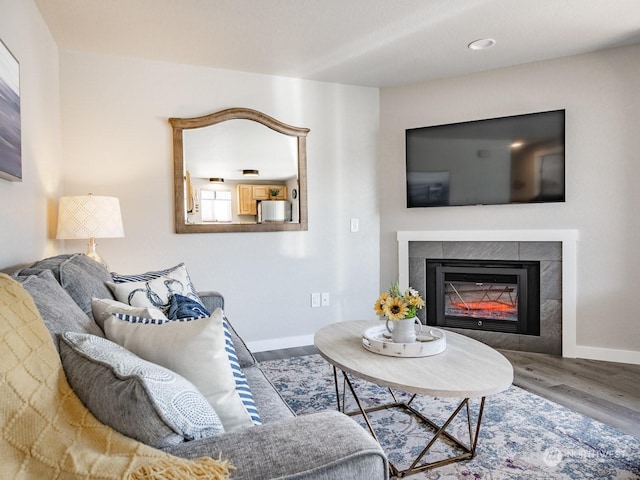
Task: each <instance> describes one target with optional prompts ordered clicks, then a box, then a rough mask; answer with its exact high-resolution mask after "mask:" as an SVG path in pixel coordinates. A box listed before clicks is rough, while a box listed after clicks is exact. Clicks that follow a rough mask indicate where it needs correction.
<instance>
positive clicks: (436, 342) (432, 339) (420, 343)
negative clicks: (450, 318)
mask: <svg viewBox="0 0 640 480" xmlns="http://www.w3.org/2000/svg"><path fill="white" fill-rule="evenodd" d="M423 328H424V327H423ZM362 346H363V347H364V348H366V349H367V350H369V351H370V352H373V353H378V354H380V355H387V356H389V357H428V356H430V355H437V354H439V353H442V352H444V351H445V349H446V348H447V338H446V336H445V334H444V331H443V330H440V329H438V328H429V329H428V330H427V332H426V333H421V334H420V335H418V338H417V339H416V341H415V343H393V341H391V334H390V333H389V331H388V330H387V327H386V326H385V325H379V326H377V327H372V328H369V329H367V330H366V331H365V332H364V334H363V335H362Z"/></svg>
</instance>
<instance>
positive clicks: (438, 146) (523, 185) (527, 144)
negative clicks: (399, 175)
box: [406, 110, 565, 208]
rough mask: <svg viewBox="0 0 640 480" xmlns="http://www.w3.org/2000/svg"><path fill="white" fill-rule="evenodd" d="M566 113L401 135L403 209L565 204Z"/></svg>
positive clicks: (407, 131) (493, 121)
mask: <svg viewBox="0 0 640 480" xmlns="http://www.w3.org/2000/svg"><path fill="white" fill-rule="evenodd" d="M564 123H565V111H564V110H555V111H551V112H540V113H529V114H525V115H515V116H511V117H502V118H492V119H486V120H476V121H471V122H463V123H454V124H449V125H436V126H430V127H422V128H412V129H408V130H406V161H407V163H406V173H407V207H409V208H412V207H438V206H449V205H496V204H509V203H541V202H564V201H565V162H564V143H565V136H564Z"/></svg>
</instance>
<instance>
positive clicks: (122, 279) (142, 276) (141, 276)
mask: <svg viewBox="0 0 640 480" xmlns="http://www.w3.org/2000/svg"><path fill="white" fill-rule="evenodd" d="M183 265H184V262H183V263H179V264H178V265H176V266H175V267H171V268H167V269H165V270H155V271H150V272H145V273H138V274H133V275H121V274H119V273H116V272H111V278H112V279H113V281H114V283H128V282H148V281H149V280H154V279H156V278H160V277H164V276H165V275H169V274H170V273H171V272H173V271H174V270H175V269H177V268H180V267H181V266H183Z"/></svg>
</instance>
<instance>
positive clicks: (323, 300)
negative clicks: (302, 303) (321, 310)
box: [320, 292, 329, 307]
mask: <svg viewBox="0 0 640 480" xmlns="http://www.w3.org/2000/svg"><path fill="white" fill-rule="evenodd" d="M320 304H321V305H322V306H323V307H328V306H329V292H322V294H321V295H320Z"/></svg>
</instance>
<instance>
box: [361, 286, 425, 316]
mask: <svg viewBox="0 0 640 480" xmlns="http://www.w3.org/2000/svg"><path fill="white" fill-rule="evenodd" d="M422 307H424V300H423V299H422V297H421V296H420V292H418V291H417V290H415V289H413V288H411V287H409V288H408V289H407V290H406V291H405V292H404V293H402V292H400V287H399V286H398V282H394V283H392V284H391V287H390V288H389V291H388V292H384V293H383V294H381V295H380V296H379V297H378V300H376V304H375V305H374V307H373V309H374V310H375V312H376V315H379V316H385V317H387V318H388V319H389V320H402V319H404V318H413V317H415V316H416V314H417V311H418V310H420V309H421V308H422Z"/></svg>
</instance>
